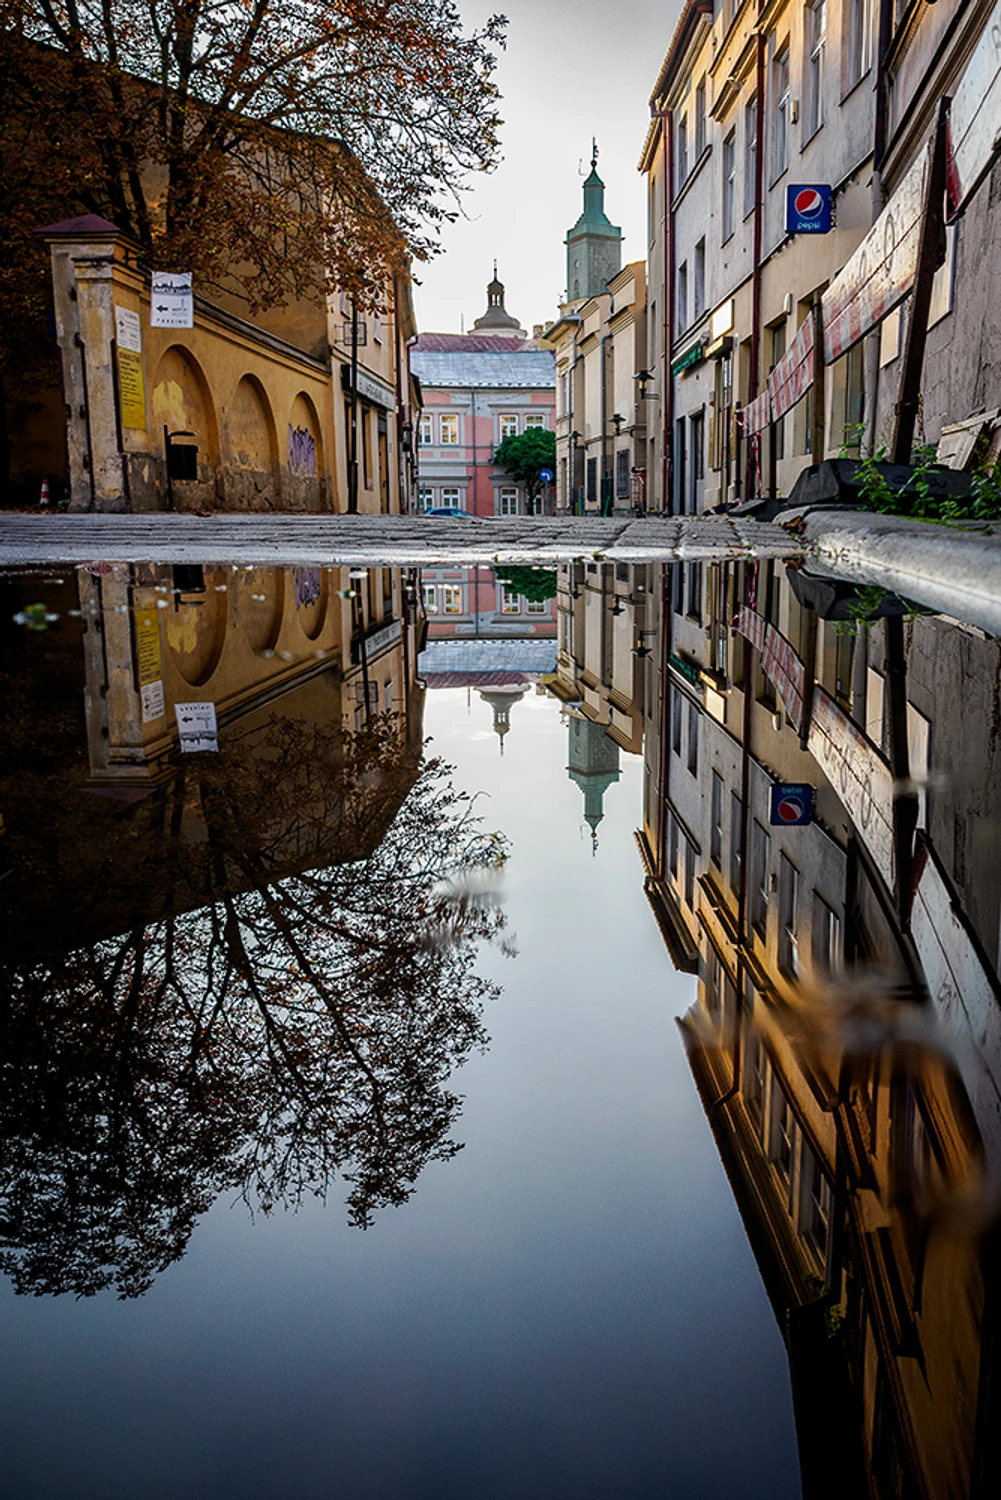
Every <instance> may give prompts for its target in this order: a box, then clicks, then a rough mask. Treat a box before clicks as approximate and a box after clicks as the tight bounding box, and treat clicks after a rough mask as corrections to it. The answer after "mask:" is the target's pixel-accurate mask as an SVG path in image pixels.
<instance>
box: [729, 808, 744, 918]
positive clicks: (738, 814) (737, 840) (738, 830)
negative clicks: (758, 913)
mask: <svg viewBox="0 0 1001 1500" xmlns="http://www.w3.org/2000/svg"><path fill="white" fill-rule="evenodd" d="M743 832H744V829H743V804H742V803H741V800H740V798H739V797H738V796H737V793H736V792H731V793H730V889H731V890H732V891H733V892H734V894H735V895H736V893H737V892H738V891H739V890H740V867H741V865H742V864H743V862H744V850H743V846H742V838H743Z"/></svg>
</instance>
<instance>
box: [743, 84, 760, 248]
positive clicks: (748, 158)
mask: <svg viewBox="0 0 1001 1500" xmlns="http://www.w3.org/2000/svg"><path fill="white" fill-rule="evenodd" d="M757 191H758V100H757V96H755V97H754V98H753V99H750V100H749V101H748V103H747V104H745V105H744V217H745V219H746V218H747V215H748V214H751V213H753V212H754V201H755V195H756V193H757Z"/></svg>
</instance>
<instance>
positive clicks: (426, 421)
mask: <svg viewBox="0 0 1001 1500" xmlns="http://www.w3.org/2000/svg"><path fill="white" fill-rule="evenodd" d="M417 441H418V442H419V443H420V445H421V447H422V448H430V446H431V444H432V443H433V442H434V417H433V416H432V415H431V413H430V412H429V411H426V412H424V413H422V415H421V425H420V431H419V433H418V435H417Z"/></svg>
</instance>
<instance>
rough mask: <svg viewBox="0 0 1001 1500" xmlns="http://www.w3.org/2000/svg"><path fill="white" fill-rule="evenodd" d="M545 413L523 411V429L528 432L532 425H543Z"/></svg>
mask: <svg viewBox="0 0 1001 1500" xmlns="http://www.w3.org/2000/svg"><path fill="white" fill-rule="evenodd" d="M545 425H546V414H545V412H544V411H529V412H526V413H525V431H526V432H530V431H531V430H532V428H533V427H545Z"/></svg>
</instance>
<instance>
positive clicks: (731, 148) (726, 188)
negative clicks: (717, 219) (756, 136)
mask: <svg viewBox="0 0 1001 1500" xmlns="http://www.w3.org/2000/svg"><path fill="white" fill-rule="evenodd" d="M736 198H737V132H736V131H735V130H731V131H730V134H729V135H728V136H727V138H726V140H725V141H724V142H723V241H724V244H725V243H726V241H727V240H728V239H729V238H730V236H731V235H732V234H733V228H734V211H735V204H736Z"/></svg>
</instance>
